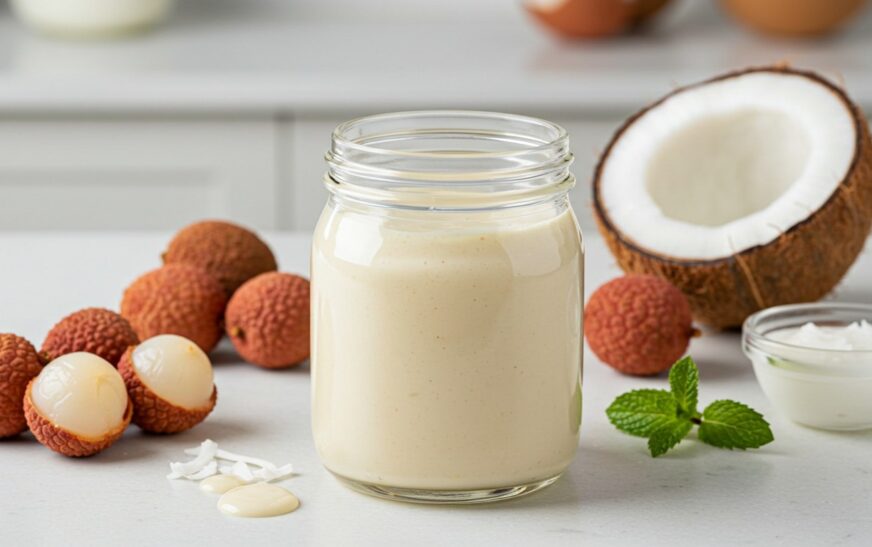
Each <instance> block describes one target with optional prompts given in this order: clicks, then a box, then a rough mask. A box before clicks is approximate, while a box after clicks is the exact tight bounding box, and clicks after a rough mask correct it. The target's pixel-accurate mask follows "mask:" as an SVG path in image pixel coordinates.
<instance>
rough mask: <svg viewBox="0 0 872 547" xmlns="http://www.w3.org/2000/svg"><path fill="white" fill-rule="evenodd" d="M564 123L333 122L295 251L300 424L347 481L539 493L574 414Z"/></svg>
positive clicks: (572, 432) (395, 492)
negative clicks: (305, 409) (311, 221)
mask: <svg viewBox="0 0 872 547" xmlns="http://www.w3.org/2000/svg"><path fill="white" fill-rule="evenodd" d="M571 161H572V157H571V155H570V153H569V151H568V140H567V137H566V134H565V132H564V131H563V129H561V128H559V127H557V126H555V125H553V124H550V123H548V122H544V121H541V120H536V119H533V118H526V117H522V116H512V115H505V114H491V113H478V112H416V113H400V114H389V115H381V116H374V117H370V118H363V119H360V120H355V121H352V122H348V123H346V124H343V125H341V126H339V127H338V128H337V129H336V131H335V132H334V135H333V146H332V148H331V150H330V152H329V153H328V163H329V172H328V174H327V176H326V178H325V181H326V185H327V188H328V189H329V190H330V197H329V200H328V203H327V206H326V207H325V209H324V212H323V214H322V216H321V220H320V222H319V224H318V227H317V229H316V232H315V240H314V245H313V251H312V322H313V334H312V336H313V339H312V342H313V343H312V368H313V429H314V435H315V443H316V446H317V449H318V453H319V455H320V457H321V459H322V461H323V462H324V464H325V466H326V467H327V468H328V469H329V470H330V471H331V472H332V473H334V474H335V475H336V476H337V477H339V478H340V479H341V480H343V481H344V482H346V483H347V484H349V485H350V486H352V487H353V488H355V489H357V490H361V491H365V492H368V493H371V494H376V495H381V496H385V497H392V498H395V499H405V500H411V501H431V502H452V503H457V502H475V501H488V500H495V499H505V498H507V497H513V496H516V495H520V494H524V493H527V492H531V491H534V490H537V489H539V488H542V487H543V486H547V485H548V484H550V483H552V482H553V481H554V480H556V479H557V477H559V476H560V474H561V473H562V472H563V471H564V470H565V469H566V468H567V466H568V465H569V463H570V462H571V460H572V458H573V457H574V455H575V452H576V448H577V445H578V432H579V426H580V420H581V348H582V339H581V335H582V325H581V314H582V295H583V290H582V277H583V250H582V244H581V237H580V233H579V230H578V225H577V222H576V219H575V216H574V215H573V213H572V210H571V208H570V206H569V202H568V199H567V192H568V191H569V189H570V188H572V186H573V185H574V182H575V181H574V178H573V177H572V175H571V174H570V172H569V165H570V163H571Z"/></svg>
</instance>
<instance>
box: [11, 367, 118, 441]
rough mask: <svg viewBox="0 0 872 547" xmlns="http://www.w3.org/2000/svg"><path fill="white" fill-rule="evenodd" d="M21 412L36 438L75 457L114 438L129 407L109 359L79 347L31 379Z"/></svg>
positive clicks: (116, 372)
mask: <svg viewBox="0 0 872 547" xmlns="http://www.w3.org/2000/svg"><path fill="white" fill-rule="evenodd" d="M24 414H25V417H26V418H27V425H28V426H30V430H31V431H32V432H33V435H34V436H35V437H36V440H38V441H39V442H40V443H42V444H44V445H45V446H47V447H48V448H50V449H52V450H54V451H55V452H58V453H60V454H63V455H64V456H75V457H79V456H90V455H92V454H96V453H97V452H100V451H102V450H105V449H106V448H108V447H109V446H110V445H111V444H112V443H114V442H115V441H117V440H118V439H119V438H120V437H121V434H122V433H124V429H125V428H127V425H128V424H129V423H130V417H131V415H132V414H133V406H132V405H131V403H130V399H129V398H128V396H127V389H126V388H125V387H124V380H122V379H121V374H119V373H118V371H117V370H115V367H113V366H112V364H111V363H109V362H108V361H106V360H105V359H103V358H102V357H99V356H97V355H94V354H93V353H85V352H78V353H70V354H67V355H62V356H60V357H58V358H57V359H55V360H54V361H52V362H51V363H49V364H47V365H46V366H45V368H43V369H42V371H41V372H40V373H39V375H38V376H37V377H36V378H34V379H33V380H31V382H30V384H28V386H27V391H26V393H25V395H24Z"/></svg>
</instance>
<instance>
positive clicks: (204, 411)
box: [118, 348, 218, 433]
mask: <svg viewBox="0 0 872 547" xmlns="http://www.w3.org/2000/svg"><path fill="white" fill-rule="evenodd" d="M118 372H120V373H121V377H122V378H123V379H124V385H126V386H127V393H128V394H129V395H130V398H131V399H132V400H133V408H134V411H133V423H134V424H136V425H137V426H139V427H140V428H142V429H144V430H145V431H149V432H151V433H179V432H181V431H186V430H188V429H191V428H192V427H194V426H195V425H197V424H199V423H200V422H202V421H203V420H205V419H206V416H208V415H209V413H210V412H212V409H213V408H215V403H216V401H217V400H218V388H217V387H215V388H213V389H212V397H211V398H210V399H209V404H208V405H206V406H204V407H202V408H198V409H190V408H184V407H181V406H178V405H175V404H173V403H171V402H169V401H167V400H166V399H164V398H162V397H161V396H159V395H158V394H156V393H155V392H154V391H152V390H151V389H150V388H149V387H148V386H147V385H145V383H143V381H142V379H141V378H140V377H139V375H138V374H137V373H136V368H134V366H133V348H130V349H129V350H127V352H126V353H125V354H124V356H122V357H121V361H119V362H118Z"/></svg>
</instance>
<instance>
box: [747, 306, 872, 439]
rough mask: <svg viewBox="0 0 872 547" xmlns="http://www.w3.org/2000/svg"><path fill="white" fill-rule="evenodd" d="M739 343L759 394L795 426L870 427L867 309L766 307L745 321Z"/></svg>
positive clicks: (870, 322) (871, 313) (870, 319)
mask: <svg viewBox="0 0 872 547" xmlns="http://www.w3.org/2000/svg"><path fill="white" fill-rule="evenodd" d="M742 346H743V348H744V350H745V354H746V355H747V356H748V357H749V358H750V359H751V363H752V364H753V366H754V373H755V374H756V375H757V381H758V382H759V383H760V387H761V388H763V392H764V393H766V396H767V397H768V398H769V400H770V401H771V402H772V404H773V405H774V406H775V407H776V408H777V409H778V410H779V411H780V412H781V413H783V414H784V415H785V416H787V417H788V418H790V419H791V420H793V421H794V422H797V423H800V424H803V425H807V426H811V427H816V428H820V429H830V430H836V431H851V430H858V429H868V428H872V305H865V304H842V303H835V302H833V303H819V304H794V305H789V306H777V307H774V308H769V309H766V310H763V311H760V312H758V313H755V314H754V315H752V316H750V317H749V318H748V319H747V320H746V321H745V324H744V326H743V329H742Z"/></svg>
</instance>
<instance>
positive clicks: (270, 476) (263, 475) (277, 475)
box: [254, 464, 294, 482]
mask: <svg viewBox="0 0 872 547" xmlns="http://www.w3.org/2000/svg"><path fill="white" fill-rule="evenodd" d="M293 473H294V466H293V465H291V464H287V465H283V466H281V467H278V468H276V469H275V470H271V469H267V468H265V467H263V468H261V469H256V470H255V471H254V476H255V477H257V478H258V479H260V480H263V481H267V482H269V481H274V480H278V479H283V478H285V477H287V476H289V475H292V474H293Z"/></svg>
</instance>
